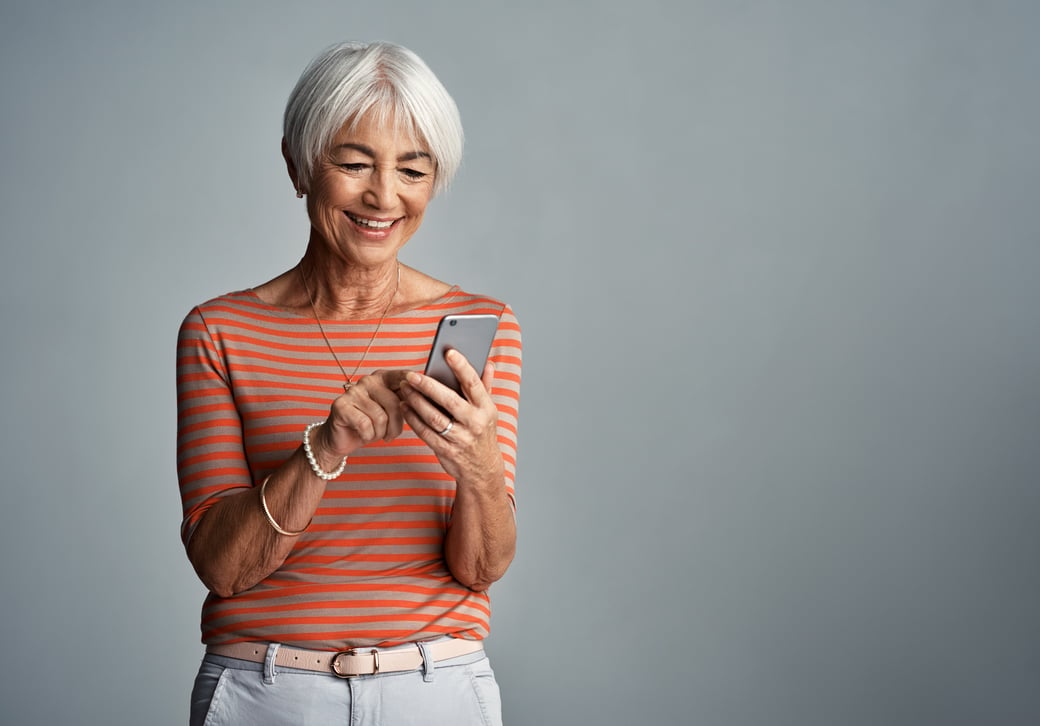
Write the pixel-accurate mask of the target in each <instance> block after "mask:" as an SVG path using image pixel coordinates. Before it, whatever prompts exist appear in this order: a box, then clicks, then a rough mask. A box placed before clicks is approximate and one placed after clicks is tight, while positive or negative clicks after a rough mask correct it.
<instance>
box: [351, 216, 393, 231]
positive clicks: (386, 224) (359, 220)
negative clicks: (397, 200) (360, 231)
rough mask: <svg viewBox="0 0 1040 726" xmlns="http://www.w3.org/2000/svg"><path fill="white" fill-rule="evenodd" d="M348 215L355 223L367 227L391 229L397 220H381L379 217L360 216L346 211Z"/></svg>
mask: <svg viewBox="0 0 1040 726" xmlns="http://www.w3.org/2000/svg"><path fill="white" fill-rule="evenodd" d="M344 214H346V215H347V217H349V218H350V221H352V222H353V223H354V224H356V225H358V226H359V227H365V228H367V229H390V227H392V226H394V223H395V222H397V220H396V219H388V220H386V221H380V220H378V219H365V218H364V217H358V216H357V215H354V214H351V213H350V212H344Z"/></svg>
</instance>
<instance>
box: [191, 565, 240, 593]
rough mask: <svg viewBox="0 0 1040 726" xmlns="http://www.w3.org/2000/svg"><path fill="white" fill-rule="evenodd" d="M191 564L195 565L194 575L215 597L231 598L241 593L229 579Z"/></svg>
mask: <svg viewBox="0 0 1040 726" xmlns="http://www.w3.org/2000/svg"><path fill="white" fill-rule="evenodd" d="M192 564H193V565H195V574H196V575H198V576H199V579H200V580H202V584H203V585H205V587H206V589H207V590H209V591H210V592H212V593H213V594H214V595H216V596H217V597H233V596H234V595H235V594H236V593H238V592H241V589H240V588H236V587H235V583H233V582H232V581H231V579H230V578H228V577H222V576H221V575H220V573H218V572H213V571H211V570H209V569H207V568H205V567H202V566H201V565H199V564H195V563H194V562H193V563H192Z"/></svg>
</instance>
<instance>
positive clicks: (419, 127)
mask: <svg viewBox="0 0 1040 726" xmlns="http://www.w3.org/2000/svg"><path fill="white" fill-rule="evenodd" d="M369 112H372V113H374V114H376V117H375V118H376V121H377V122H378V123H380V124H394V126H395V127H396V130H397V131H403V132H405V133H407V134H409V135H411V136H412V138H414V139H415V140H416V141H418V142H420V143H422V144H425V146H426V150H427V151H428V152H429V153H430V155H431V156H432V157H433V159H434V161H435V162H436V164H437V171H436V174H435V176H434V187H433V191H434V193H435V194H436V193H438V192H441V191H443V190H444V189H445V188H447V186H448V185H449V184H450V183H451V180H452V178H453V177H454V176H455V172H456V171H458V168H459V165H460V164H461V163H462V143H463V135H462V120H461V119H460V118H459V109H458V107H456V105H455V101H454V100H452V98H451V96H450V95H449V94H448V91H447V90H446V89H445V88H444V86H443V85H442V84H441V82H440V81H439V80H438V79H437V76H435V75H434V74H433V71H431V70H430V69H429V67H428V66H427V65H426V64H425V63H423V61H422V59H421V58H419V56H417V55H416V54H415V53H413V52H412V51H410V50H408V49H407V48H404V47H402V46H399V45H395V44H393V43H385V42H377V43H339V44H337V45H334V46H332V47H330V48H328V49H326V50H325V51H324V52H322V53H321V54H320V55H318V57H317V58H315V59H314V60H313V61H311V63H310V65H308V66H307V68H306V69H305V70H304V72H303V75H301V76H300V80H298V81H297V82H296V87H295V88H293V90H292V93H291V94H290V95H289V101H288V103H286V105H285V118H284V120H283V127H282V130H283V134H284V136H285V142H286V145H287V146H288V149H289V156H290V157H291V158H292V161H293V164H294V165H295V167H296V172H297V175H298V177H299V182H300V184H301V186H302V187H304V188H306V187H307V186H309V184H310V181H311V175H312V174H313V172H314V167H315V164H316V163H317V162H318V161H319V160H320V158H321V157H322V156H323V155H324V154H326V153H328V151H329V148H330V146H331V145H332V141H333V139H334V138H335V136H336V134H338V133H339V131H340V129H342V128H343V127H344V126H345V125H346V124H348V123H350V124H351V125H353V124H357V123H358V122H359V121H360V120H361V118H362V117H363V116H365V115H366V114H367V113H369Z"/></svg>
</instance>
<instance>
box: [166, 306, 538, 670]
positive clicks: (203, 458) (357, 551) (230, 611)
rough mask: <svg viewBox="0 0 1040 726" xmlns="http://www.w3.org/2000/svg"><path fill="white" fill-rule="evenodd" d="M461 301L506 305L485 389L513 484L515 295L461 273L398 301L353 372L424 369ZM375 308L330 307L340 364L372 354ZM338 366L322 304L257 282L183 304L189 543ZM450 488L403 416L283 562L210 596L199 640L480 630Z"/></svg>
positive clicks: (181, 433)
mask: <svg viewBox="0 0 1040 726" xmlns="http://www.w3.org/2000/svg"><path fill="white" fill-rule="evenodd" d="M465 313H491V314H494V315H498V316H499V325H498V332H497V333H496V337H495V341H494V343H493V345H492V349H491V355H490V360H491V361H493V362H494V364H495V381H494V388H493V392H492V396H493V398H494V401H495V403H496V405H497V406H498V441H499V446H500V448H501V450H502V456H503V459H504V463H505V471H506V483H505V485H506V488H507V491H508V494H509V496H510V498H513V496H514V481H515V475H516V442H517V439H516V435H517V407H518V403H519V390H520V327H519V325H518V324H517V320H516V317H515V316H514V315H513V312H512V310H511V309H510V308H509V307H508V306H507V305H504V304H502V303H500V302H498V301H496V300H493V299H491V298H488V297H482V296H478V295H471V294H468V293H465V292H462V291H460V290H459V289H458V288H454V287H453V288H452V289H451V290H449V291H448V292H447V293H446V294H445V295H444V296H443V297H441V298H439V299H438V300H435V301H434V302H432V303H430V304H428V305H425V306H423V307H420V308H418V309H415V310H409V311H406V312H403V313H399V314H397V315H393V316H389V317H387V318H386V319H385V320H384V321H383V323H382V326H381V327H380V328H379V331H378V334H377V335H376V338H375V340H374V341H373V342H372V346H371V349H370V350H369V351H368V354H367V355H366V356H364V360H363V361H362V362H361V367H360V369H359V370H358V371H357V375H358V376H362V375H366V374H368V373H372V372H374V371H376V370H378V369H390V368H398V369H411V370H418V371H421V370H422V369H423V368H424V367H425V364H426V358H427V356H428V354H429V350H430V347H431V345H432V343H433V337H434V333H435V331H436V328H437V324H438V322H439V321H440V319H441V317H443V316H444V315H448V314H465ZM377 322H378V321H377V320H362V321H354V322H341V321H324V320H323V321H322V324H323V325H324V326H325V331H326V333H327V334H328V337H329V341H330V342H331V344H332V345H333V346H334V347H335V349H336V353H337V355H338V356H339V358H340V361H341V362H342V364H343V367H344V368H345V369H346V370H347V371H352V370H353V369H354V366H355V365H357V363H358V358H359V357H361V356H363V355H364V351H365V348H366V347H367V346H368V343H369V340H370V338H371V336H372V334H373V331H374V330H375V328H376V324H377ZM343 381H344V379H343V372H342V371H341V370H340V367H339V365H338V364H337V363H336V361H335V359H334V358H333V357H332V354H331V353H330V351H329V348H328V346H327V345H326V343H325V340H324V338H322V335H321V331H320V330H319V328H318V325H317V324H316V323H315V321H314V320H313V318H306V317H302V316H299V315H296V314H294V313H290V312H288V311H285V310H282V309H280V308H277V307H273V306H271V305H268V304H266V303H264V302H263V301H262V300H260V299H259V298H258V297H257V296H256V295H255V294H254V293H253V292H251V291H244V292H235V293H230V294H227V295H224V296H222V297H219V298H216V299H214V300H211V301H210V302H207V303H205V304H203V305H200V306H198V307H196V308H195V309H194V310H192V311H191V313H189V314H188V316H187V317H186V318H185V320H184V323H183V324H182V325H181V328H180V334H179V337H178V344H177V404H178V433H177V468H178V478H179V481H180V493H181V500H182V503H183V508H184V520H183V525H182V528H181V535H182V538H183V540H184V543H185V544H187V542H188V540H189V539H190V537H191V535H192V533H193V532H194V530H195V527H196V526H197V525H198V523H199V521H200V520H201V519H202V517H203V516H205V514H206V511H207V510H208V509H209V508H210V507H212V506H213V505H214V504H216V503H217V502H218V501H219V500H220V498H221V497H224V496H227V495H230V494H234V493H237V492H240V491H242V490H243V489H246V488H249V487H255V486H258V485H259V484H260V482H262V481H263V479H264V478H265V477H266V476H267V475H268V474H270V473H271V472H273V471H274V470H275V469H277V468H278V467H279V466H280V465H281V464H282V463H283V462H285V461H286V460H287V459H288V458H289V457H290V456H291V455H292V454H293V452H294V451H295V450H296V449H297V448H298V447H299V446H300V442H301V440H302V433H303V429H304V428H305V427H306V426H307V424H309V423H311V422H313V421H321V420H323V419H325V418H326V417H327V416H328V413H329V408H330V406H331V404H332V401H333V400H334V399H335V398H336V397H337V396H339V395H340V394H342V392H343V387H342V386H343ZM454 497H455V482H454V480H453V479H452V478H451V477H450V476H448V474H447V473H445V471H444V469H443V468H442V467H441V465H440V464H439V463H438V461H437V459H436V457H435V456H434V454H433V452H432V451H431V450H430V448H429V447H428V446H426V444H424V443H423V442H422V441H421V440H420V439H419V438H418V437H417V436H416V435H415V434H414V433H413V432H412V430H411V429H410V428H408V426H407V425H406V426H405V429H404V431H403V432H402V433H401V435H400V436H398V438H397V439H396V440H394V441H392V442H390V443H384V442H382V441H377V442H374V443H371V444H368V445H367V446H364V447H362V448H361V449H358V450H356V451H355V452H354V453H353V454H352V455H351V456H350V458H349V459H348V461H347V467H346V469H345V471H344V472H343V473H342V474H341V475H340V476H339V477H337V478H336V479H334V480H333V481H330V482H329V483H328V487H327V489H326V491H325V494H324V496H323V498H322V500H321V503H320V504H319V506H318V509H317V511H316V512H315V514H314V519H313V522H312V524H311V525H310V526H309V527H308V528H307V531H306V532H305V533H304V534H303V535H301V536H300V537H299V538H297V541H296V543H295V545H294V547H293V549H292V551H291V552H290V554H289V556H288V557H287V559H286V560H285V562H284V563H283V564H282V566H281V567H280V568H279V569H278V570H276V571H275V572H274V573H272V574H271V575H270V576H268V577H267V578H266V579H264V580H263V581H261V582H260V583H258V584H257V585H255V586H254V587H253V588H251V589H250V590H247V591H245V592H242V593H239V594H237V595H234V596H233V597H229V598H222V597H218V596H217V595H215V594H214V593H210V594H209V595H208V597H207V599H206V602H205V604H204V606H203V611H202V640H203V642H205V643H207V644H221V643H235V642H242V641H273V642H279V643H284V644H287V645H294V646H297V647H304V648H315V649H320V650H338V649H343V648H348V647H361V646H378V645H394V644H398V643H402V642H410V641H416V640H422V639H427V638H434V637H438V636H442V635H452V636H455V637H460V638H469V639H482V638H484V637H485V636H486V635H487V633H488V621H489V617H490V607H489V601H488V597H487V594H486V593H477V592H473V591H471V590H469V589H468V588H466V587H464V586H463V585H461V584H460V583H459V582H457V581H456V580H455V579H454V578H453V577H452V576H451V573H450V572H449V571H448V568H447V564H446V563H445V560H444V535H445V531H446V529H447V525H448V521H449V519H450V517H451V509H452V503H453V501H454Z"/></svg>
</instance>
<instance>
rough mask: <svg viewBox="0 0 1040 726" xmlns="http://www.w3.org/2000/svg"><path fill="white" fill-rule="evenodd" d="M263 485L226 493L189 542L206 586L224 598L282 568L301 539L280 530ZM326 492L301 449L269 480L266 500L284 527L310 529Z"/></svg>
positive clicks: (189, 554)
mask: <svg viewBox="0 0 1040 726" xmlns="http://www.w3.org/2000/svg"><path fill="white" fill-rule="evenodd" d="M259 489H260V488H259V487H253V488H250V489H244V490H242V491H241V492H239V493H236V494H232V495H229V496H227V497H224V498H223V499H222V500H221V501H219V502H218V503H217V504H215V505H214V506H213V507H212V508H210V510H209V511H208V512H206V514H205V515H204V516H203V518H202V520H201V521H200V522H199V524H198V527H197V528H196V529H195V532H194V534H193V535H192V537H191V540H190V541H189V542H188V558H189V559H190V560H191V563H192V565H193V566H194V568H195V571H196V572H197V573H198V575H199V578H200V579H201V580H202V582H203V584H205V585H206V587H207V588H208V589H209V590H211V591H212V592H214V593H216V594H217V595H219V596H221V597H230V596H231V595H234V594H236V593H239V592H243V591H244V590H248V589H249V588H251V587H253V585H255V584H257V583H258V582H260V581H261V580H263V579H264V578H265V577H267V576H268V575H270V574H271V573H272V572H274V571H275V570H277V569H278V568H279V567H280V566H281V565H282V563H283V562H284V561H285V558H286V557H288V556H289V552H290V551H292V548H293V545H294V544H295V542H296V539H297V538H296V537H288V536H285V535H283V534H279V533H278V532H276V531H275V530H274V529H273V528H272V527H271V524H270V523H269V522H268V521H267V518H266V516H265V515H264V512H263V508H262V507H261V505H260V495H259ZM324 492H325V482H324V481H322V480H321V479H319V478H318V477H317V476H315V475H314V473H313V472H312V471H311V468H310V465H309V464H308V463H307V459H306V457H305V456H304V454H303V451H302V449H298V450H297V451H296V452H295V453H294V454H293V455H292V456H291V457H290V458H289V460H288V461H287V462H286V463H285V464H284V465H283V466H281V467H280V468H279V469H278V470H277V471H275V472H274V473H273V474H272V475H271V477H270V479H269V480H268V482H267V487H266V488H265V490H264V499H265V500H266V502H267V507H268V509H269V510H270V511H271V515H272V516H273V517H274V519H275V521H276V522H277V523H278V524H279V526H280V527H281V528H282V529H284V530H287V531H291V532H298V531H301V530H303V529H305V528H306V527H307V524H308V523H309V522H310V520H311V518H312V517H313V516H314V511H315V510H316V509H317V507H318V504H319V503H320V502H321V498H322V495H323V494H324Z"/></svg>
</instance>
